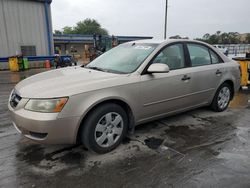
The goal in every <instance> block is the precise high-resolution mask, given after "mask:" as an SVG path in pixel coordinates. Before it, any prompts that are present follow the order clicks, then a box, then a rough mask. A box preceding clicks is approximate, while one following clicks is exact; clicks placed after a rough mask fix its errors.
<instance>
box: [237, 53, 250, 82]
mask: <svg viewBox="0 0 250 188" xmlns="http://www.w3.org/2000/svg"><path fill="white" fill-rule="evenodd" d="M234 60H236V61H237V62H238V63H239V64H240V68H241V83H240V85H241V86H248V85H249V80H248V79H249V73H248V67H249V65H250V61H249V59H248V58H234Z"/></svg>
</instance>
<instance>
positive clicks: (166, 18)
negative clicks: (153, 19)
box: [164, 0, 168, 39]
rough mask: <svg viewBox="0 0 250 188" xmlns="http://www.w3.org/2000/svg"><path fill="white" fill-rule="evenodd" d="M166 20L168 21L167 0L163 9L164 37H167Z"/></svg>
mask: <svg viewBox="0 0 250 188" xmlns="http://www.w3.org/2000/svg"><path fill="white" fill-rule="evenodd" d="M167 22H168V0H166V9H165V25H164V39H166V38H167Z"/></svg>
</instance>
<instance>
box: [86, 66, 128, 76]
mask: <svg viewBox="0 0 250 188" xmlns="http://www.w3.org/2000/svg"><path fill="white" fill-rule="evenodd" d="M84 68H87V69H93V70H98V71H102V72H109V73H115V74H125V73H124V72H121V71H116V70H110V69H103V68H100V67H94V66H93V67H84Z"/></svg>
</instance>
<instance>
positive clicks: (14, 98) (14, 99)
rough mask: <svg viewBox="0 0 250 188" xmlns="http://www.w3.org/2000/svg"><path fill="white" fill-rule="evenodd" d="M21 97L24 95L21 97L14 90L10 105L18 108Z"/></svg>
mask: <svg viewBox="0 0 250 188" xmlns="http://www.w3.org/2000/svg"><path fill="white" fill-rule="evenodd" d="M21 99H22V97H20V96H19V95H18V94H17V93H16V92H15V91H13V92H12V94H11V97H10V106H11V107H12V108H16V107H17V105H18V103H19V102H20V101H21Z"/></svg>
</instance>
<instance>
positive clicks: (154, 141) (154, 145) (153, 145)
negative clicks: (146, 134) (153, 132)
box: [144, 137, 163, 149]
mask: <svg viewBox="0 0 250 188" xmlns="http://www.w3.org/2000/svg"><path fill="white" fill-rule="evenodd" d="M144 142H145V145H146V146H148V147H149V148H150V149H158V147H159V146H160V145H161V144H162V142H163V139H160V138H154V137H150V138H147V139H145V140H144Z"/></svg>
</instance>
